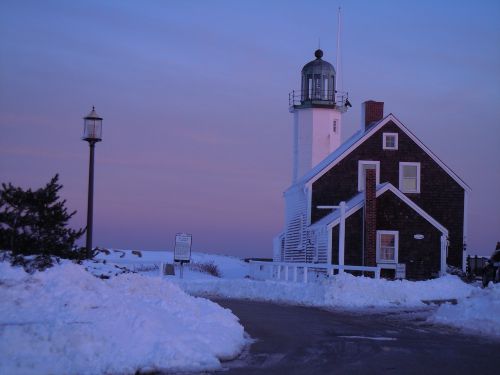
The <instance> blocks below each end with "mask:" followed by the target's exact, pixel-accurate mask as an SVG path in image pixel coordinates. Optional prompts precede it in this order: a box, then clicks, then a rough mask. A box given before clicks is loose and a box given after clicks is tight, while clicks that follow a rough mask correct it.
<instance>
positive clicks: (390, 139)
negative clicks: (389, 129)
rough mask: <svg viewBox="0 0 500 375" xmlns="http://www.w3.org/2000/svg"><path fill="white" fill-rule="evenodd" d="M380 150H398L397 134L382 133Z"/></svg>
mask: <svg viewBox="0 0 500 375" xmlns="http://www.w3.org/2000/svg"><path fill="white" fill-rule="evenodd" d="M382 148H383V149H384V150H397V149H398V133H383V136H382Z"/></svg>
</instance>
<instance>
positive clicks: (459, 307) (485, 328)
mask: <svg viewBox="0 0 500 375" xmlns="http://www.w3.org/2000/svg"><path fill="white" fill-rule="evenodd" d="M429 320H430V321H432V322H436V323H442V324H448V325H451V326H455V327H459V328H463V329H465V330H469V331H475V332H479V333H483V334H486V335H496V336H500V284H495V285H494V284H490V286H489V287H488V288H485V289H479V288H478V289H476V290H474V291H473V292H472V294H471V295H470V297H468V298H462V299H459V301H458V303H457V304H456V305H449V304H446V305H442V306H440V307H439V309H438V310H437V311H436V313H435V314H434V316H433V317H431V318H430V319H429Z"/></svg>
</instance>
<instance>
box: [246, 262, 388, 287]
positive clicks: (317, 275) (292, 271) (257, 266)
mask: <svg viewBox="0 0 500 375" xmlns="http://www.w3.org/2000/svg"><path fill="white" fill-rule="evenodd" d="M335 270H337V271H338V272H339V273H342V272H344V271H363V272H373V273H374V274H375V278H376V279H379V278H380V267H364V266H346V265H343V266H339V265H336V264H324V263H288V262H262V261H253V260H251V261H250V277H251V278H252V279H254V280H277V281H294V282H298V281H303V282H304V283H307V282H308V281H309V280H310V279H311V276H313V280H314V279H316V280H317V279H321V278H326V277H330V276H333V275H334V272H335Z"/></svg>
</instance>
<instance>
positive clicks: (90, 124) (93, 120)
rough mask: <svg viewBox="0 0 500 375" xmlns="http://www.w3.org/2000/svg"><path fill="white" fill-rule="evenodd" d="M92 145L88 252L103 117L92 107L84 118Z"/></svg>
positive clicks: (85, 138)
mask: <svg viewBox="0 0 500 375" xmlns="http://www.w3.org/2000/svg"><path fill="white" fill-rule="evenodd" d="M82 140H84V141H87V142H88V143H89V147H90V159H89V192H88V193H89V196H88V201H87V204H88V205H87V242H86V248H87V252H88V253H89V254H90V252H91V251H92V216H93V211H94V148H95V144H96V143H97V142H100V141H102V117H99V116H98V115H97V113H96V111H95V108H94V107H92V111H91V112H90V113H89V114H88V115H87V116H85V117H84V118H83V137H82Z"/></svg>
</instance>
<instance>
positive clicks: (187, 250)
mask: <svg viewBox="0 0 500 375" xmlns="http://www.w3.org/2000/svg"><path fill="white" fill-rule="evenodd" d="M192 239H193V236H192V235H191V234H187V233H177V234H176V235H175V248H174V261H176V262H182V263H184V262H189V261H190V260H191V243H192Z"/></svg>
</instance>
